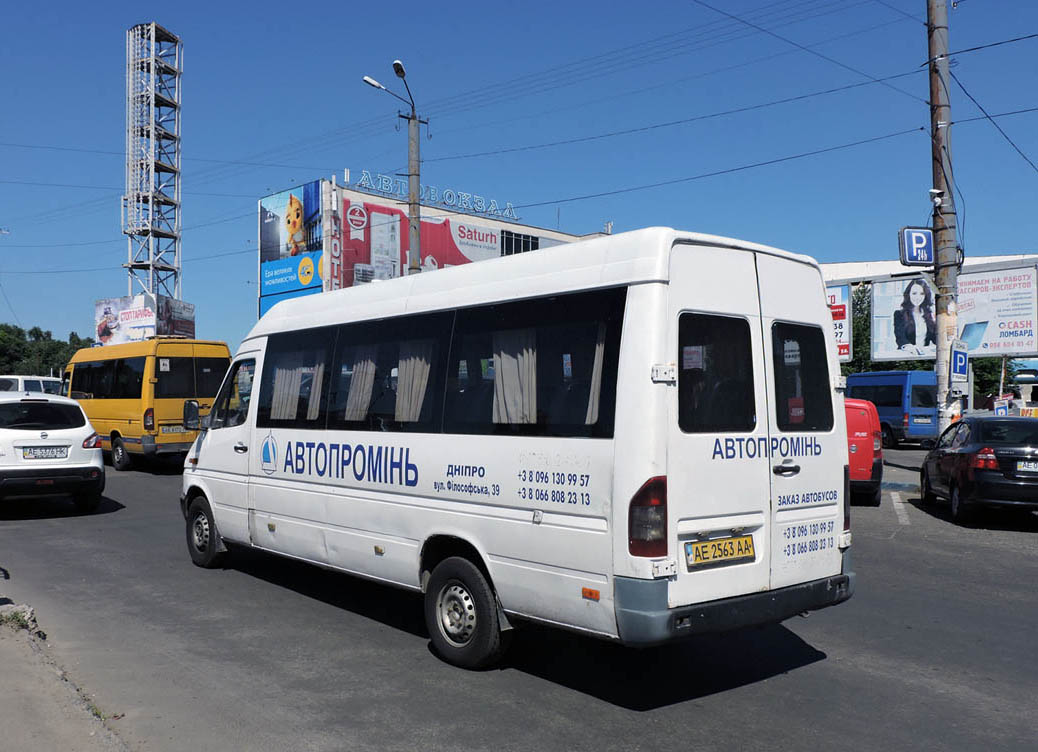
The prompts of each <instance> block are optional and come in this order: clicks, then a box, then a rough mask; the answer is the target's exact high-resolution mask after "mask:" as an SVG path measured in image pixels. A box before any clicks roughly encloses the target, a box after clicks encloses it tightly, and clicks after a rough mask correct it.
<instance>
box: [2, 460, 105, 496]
mask: <svg viewBox="0 0 1038 752" xmlns="http://www.w3.org/2000/svg"><path fill="white" fill-rule="evenodd" d="M104 488H105V471H104V468H103V467H96V466H94V465H87V466H80V467H69V468H64V467H39V468H37V467H34V468H29V469H21V468H19V469H10V470H8V469H3V470H0V496H28V495H33V496H35V495H42V494H55V493H101V492H102V491H104Z"/></svg>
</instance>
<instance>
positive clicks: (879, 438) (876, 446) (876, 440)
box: [872, 431, 883, 454]
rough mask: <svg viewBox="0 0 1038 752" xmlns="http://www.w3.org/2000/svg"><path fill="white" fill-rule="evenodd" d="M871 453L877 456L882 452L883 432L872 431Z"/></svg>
mask: <svg viewBox="0 0 1038 752" xmlns="http://www.w3.org/2000/svg"><path fill="white" fill-rule="evenodd" d="M872 451H873V452H876V453H877V454H879V453H882V451H883V432H882V431H873V432H872Z"/></svg>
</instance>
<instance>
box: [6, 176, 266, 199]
mask: <svg viewBox="0 0 1038 752" xmlns="http://www.w3.org/2000/svg"><path fill="white" fill-rule="evenodd" d="M0 183H6V184H8V185H38V186H45V187H47V188H79V189H83V190H94V191H114V190H116V189H115V188H113V187H112V186H110V185H78V184H74V183H43V182H39V181H35V180H0ZM119 195H122V194H121V193H120V194H119ZM184 195H185V196H219V197H222V198H256V196H255V195H254V194H250V193H206V192H202V191H184Z"/></svg>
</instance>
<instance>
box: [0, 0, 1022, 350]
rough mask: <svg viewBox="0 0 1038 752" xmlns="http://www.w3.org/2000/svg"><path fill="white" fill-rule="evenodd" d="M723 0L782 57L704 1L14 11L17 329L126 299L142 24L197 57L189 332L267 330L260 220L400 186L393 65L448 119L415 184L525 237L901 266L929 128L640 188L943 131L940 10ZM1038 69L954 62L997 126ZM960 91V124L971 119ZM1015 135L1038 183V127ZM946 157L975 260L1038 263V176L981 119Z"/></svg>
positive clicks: (9, 141)
mask: <svg viewBox="0 0 1038 752" xmlns="http://www.w3.org/2000/svg"><path fill="white" fill-rule="evenodd" d="M707 2H708V3H709V5H712V6H714V7H716V8H719V9H723V10H724V11H725V12H727V13H731V14H734V15H737V16H739V17H741V18H743V19H746V20H749V21H751V22H752V23H753V24H755V25H756V26H759V27H762V28H766V29H768V30H770V31H771V32H773V33H774V34H777V35H779V36H781V37H784V38H785V39H786V40H789V41H784V40H782V39H779V38H777V37H776V36H773V35H771V34H768V33H765V32H762V31H759V30H757V29H755V28H752V27H750V26H747V25H745V24H741V23H740V22H738V21H736V20H733V19H731V18H728V17H726V16H724V15H723V14H721V13H719V12H716V11H714V10H711V9H709V8H707V7H704V6H703V5H702V4H698V3H696V2H654V3H641V4H638V5H631V4H616V3H612V4H610V3H602V2H600V1H599V2H582V1H580V2H567V3H559V2H552V3H542V2H535V1H532V0H531V2H526V3H523V4H519V5H512V6H508V7H507V8H506V7H505V6H494V5H493V4H488V3H464V2H453V3H429V2H425V3H411V2H398V3H394V4H393V5H392V7H390V6H388V5H386V4H378V3H347V2H339V3H324V2H317V1H315V2H311V3H265V2H250V3H247V4H246V3H240V4H236V3H231V2H227V3H212V2H209V3H200V2H192V1H185V2H179V3H176V4H171V5H169V6H168V7H165V8H163V9H161V10H159V9H160V6H152V7H153V8H154V9H155V10H156V12H157V13H158V15H154V16H152V15H147V14H143V13H142V12H141V7H142V6H141V5H140V3H121V2H105V3H82V2H64V1H62V0H56V1H52V2H48V3H33V4H20V5H19V6H18V8H17V11H16V12H15V14H14V18H15V19H16V20H17V23H12V22H11V20H12V19H11V16H10V15H9V16H8V23H5V24H4V25H3V28H2V29H0V70H3V72H4V74H3V76H0V101H3V102H4V105H3V107H0V228H4V229H5V230H6V231H7V233H6V234H2V235H0V284H2V285H3V289H4V292H5V294H6V299H4V298H0V321H9V322H12V323H14V322H16V321H17V322H20V323H21V325H23V326H25V327H30V326H33V325H38V326H41V327H43V328H45V329H50V330H52V331H53V332H54V333H55V335H57V336H61V337H65V336H67V334H68V332H69V331H76V332H78V333H79V334H81V335H88V334H90V332H91V330H92V329H93V323H92V318H93V301H94V300H95V299H97V298H101V297H109V296H117V295H124V294H126V273H125V271H124V270H123V269H122V267H121V266H120V265H121V264H122V263H123V262H125V260H126V241H125V238H124V237H123V236H122V235H121V226H120V211H119V206H120V199H119V196H120V195H121V193H122V191H123V183H124V158H123V156H122V153H123V150H124V138H125V137H124V133H125V89H124V87H125V78H124V75H125V74H124V70H125V31H126V29H127V28H128V27H129V26H132V25H133V24H136V23H142V22H147V21H152V20H154V21H157V22H159V23H160V24H162V25H164V26H165V27H166V28H168V29H170V30H171V31H173V32H175V33H177V34H179V35H180V36H181V37H182V38H183V39H184V46H185V72H184V79H183V92H184V93H183V99H184V109H183V126H182V129H183V156H184V174H183V193H184V195H183V198H184V205H183V225H184V227H185V231H184V235H183V263H184V278H183V280H184V281H183V290H184V298H185V299H186V300H188V301H190V302H193V303H195V304H196V306H197V323H198V334H199V336H202V337H207V338H214V339H223V340H226V341H227V342H228V343H229V344H230V345H231V346H232V348H233V347H234V346H236V345H237V343H238V342H240V340H241V339H242V337H243V336H244V335H245V334H246V333H247V332H248V330H249V328H250V327H251V326H252V324H253V323H254V322H255V318H256V295H257V288H256V250H255V249H256V242H257V239H256V227H257V222H256V201H257V199H259V198H260V197H262V196H264V195H267V194H269V193H272V192H274V191H277V190H281V189H283V188H287V187H290V186H293V185H297V184H300V183H303V182H306V181H309V180H313V179H317V178H319V177H329V176H331V175H332V174H333V173H336V174H338V175H339V176H341V174H342V169H343V168H350V169H351V171H353V173H354V176H356V175H359V171H360V170H361V169H368V170H371V171H373V172H374V171H380V172H394V171H402V170H403V168H404V165H405V164H406V155H407V132H406V127H405V128H401V129H399V130H398V129H397V126H398V123H397V117H396V115H397V106H396V105H397V102H396V100H394V99H392V98H391V97H389V96H387V95H386V94H385V93H383V92H378V91H376V90H374V89H372V88H370V87H368V86H365V85H364V84H363V83H362V81H361V78H362V77H363V76H364V75H370V76H373V77H374V78H377V79H379V80H380V81H382V82H383V83H385V84H386V85H387V86H390V87H391V88H394V89H396V88H398V87H397V86H396V84H397V80H396V79H395V77H394V76H393V72H392V68H391V63H392V61H393V59H394V58H398V57H399V58H401V59H402V60H403V61H404V63H405V64H406V66H407V73H408V82H409V83H410V85H411V90H412V92H413V93H414V95H415V99H416V101H417V103H418V109H419V113H420V114H422V115H423V116H425V117H428V118H429V119H430V121H431V122H430V128H429V133H430V135H431V138H428V139H427V138H425V137H424V134H423V140H422V156H423V159H425V160H427V162H426V163H425V164H424V165H423V168H422V173H423V174H422V177H423V182H427V183H431V184H434V185H441V186H453V187H456V188H459V189H462V190H467V191H471V192H473V193H478V194H480V195H484V196H487V197H494V198H497V199H498V200H499V201H509V202H511V203H513V204H515V205H516V206H517V207H519V208H518V209H517V211H518V214H519V216H520V218H521V220H522V221H523V222H524V223H528V224H532V225H537V226H541V227H550V228H555V227H558V228H559V229H561V230H563V231H567V232H573V233H585V232H594V231H597V230H600V229H602V227H603V225H604V224H605V223H606V222H612V223H613V231H614V232H621V231H624V230H630V229H635V228H638V227H644V226H650V225H668V226H673V227H677V228H680V229H687V230H695V231H701V232H710V233H716V234H723V235H731V236H736V237H741V238H746V239H749V240H754V241H758V242H763V243H768V244H771V245H776V246H779V247H783V248H787V249H790V250H795V251H800V252H804V253H808V254H810V255H812V256H814V257H815V258H817V259H818V260H819V261H823V262H826V261H855V260H873V259H877V260H878V259H890V258H896V255H897V245H896V231H897V228H898V227H900V226H902V225H917V224H924V223H927V222H928V220H929V217H928V210H929V204H928V197H927V189H929V188H930V187H931V177H930V175H931V173H930V149H929V137H928V135H927V132H924V131H919V132H914V133H907V134H903V135H897V136H892V137H890V138H886V139H883V140H878V141H874V142H872V143H867V144H862V145H859V146H855V147H852V148H846V149H840V150H836V151H831V152H828V153H825V154H820V155H816V156H811V157H806V158H802V159H794V160H790V161H784V162H780V163H778V164H772V165H768V166H764V167H759V168H753V169H747V170H741V171H737V172H732V173H729V174H724V175H720V176H715V177H709V178H703V179H696V180H690V181H686V182H677V183H673V184H670V185H668V186H664V187H658V188H651V189H645V190H628V189H631V188H635V187H638V186H644V185H647V184H653V183H660V182H664V181H670V180H676V179H679V178H685V177H692V176H697V175H702V174H705V173H713V172H719V171H724V170H728V169H731V168H736V167H741V166H745V165H750V164H754V163H757V162H764V161H769V160H775V159H780V158H783V157H789V156H793V155H797V154H802V153H804V152H810V151H815V150H819V149H824V148H828V147H836V146H840V145H843V144H849V143H852V142H857V141H863V140H865V139H872V138H876V137H881V136H887V135H889V134H893V133H898V132H900V131H906V130H909V129H913V128H928V125H929V114H928V110H927V106H926V105H925V104H924V102H923V101H920V100H925V99H926V98H927V96H928V89H927V78H926V75H925V72H924V71H925V68H921V67H920V64H921V63H923V61H924V60H925V59H926V56H927V48H926V30H925V26H924V25H923V19H924V17H925V12H926V3H925V0H883V1H882V2H879V1H878V0H864V1H863V2H857V3H848V2H845V1H844V0H786V1H785V2H781V3H775V2H768V1H767V0H728V1H727V2H725V1H724V0H707ZM949 14H950V27H951V31H950V34H951V48H952V50H960V49H964V48H967V47H973V46H977V45H983V44H987V43H990V42H996V41H1000V40H1004V39H1009V38H1013V37H1017V36H1021V35H1026V34H1031V33H1035V32H1038V4H1035V3H1028V2H1020V1H1019V0H1002V1H1000V0H962V2H960V4H959V6H958V7H957V8H955V9H950V11H949ZM791 42H795V43H796V44H795V45H794V44H791ZM796 45H800V46H805V47H809V48H810V49H812V50H814V51H816V52H818V53H820V54H821V55H824V56H825V57H827V58H830V60H825V59H822V58H821V57H819V56H817V55H814V54H811V53H809V52H806V51H804V50H802V49H800V47H798V46H796ZM1036 53H1038V39H1032V40H1027V41H1022V42H1018V43H1014V44H1008V45H1004V46H1000V47H994V48H991V49H986V50H982V51H978V52H972V53H964V54H962V55H959V56H958V57H957V58H956V61H957V64H956V65H955V67H954V68H953V70H954V72H955V74H956V75H957V76H958V77H959V79H960V80H961V82H962V83H963V84H964V85H965V87H966V88H967V89H968V90H969V91H970V93H971V94H972V95H973V96H974V97H975V98H976V99H977V100H978V101H979V102H980V103H981V104H982V105H983V106H984V108H985V109H986V110H987V111H988V112H989V113H992V114H995V113H1002V112H1008V111H1013V110H1019V109H1026V108H1032V107H1038V91H1036V89H1035V81H1034V71H1035V64H1034V60H1035V56H1036ZM834 61H835V62H834ZM840 64H842V65H840ZM844 66H848V67H850V68H854V69H857V71H860V72H861V73H856V72H853V71H851V70H849V69H848V67H844ZM913 71H916V72H914V73H910V72H913ZM902 73H910V75H906V76H904V77H902V78H898V79H895V80H891V81H887V82H886V83H887V84H888V85H889V86H894V87H897V88H898V89H901V90H902V91H900V92H899V91H894V90H892V89H891V88H888V86H886V85H883V84H877V83H872V82H870V79H869V77H873V78H884V77H887V76H895V75H898V74H902ZM862 74H865V75H862ZM863 82H868V83H867V85H863V86H859V87H856V88H851V89H846V90H843V91H838V92H833V93H829V94H824V95H819V96H812V97H808V98H803V99H799V100H798V101H794V102H789V103H785V104H778V105H774V106H767V107H759V108H756V109H751V110H748V111H744V112H741V113H735V114H728V115H722V116H716V117H710V118H704V119H698V120H691V119H693V118H699V117H700V116H703V115H714V114H716V113H720V112H724V111H727V110H733V109H741V108H746V107H751V106H756V105H762V104H765V103H768V102H774V101H775V100H781V99H787V98H792V97H800V96H801V95H806V94H813V93H815V92H820V91H825V90H829V89H834V88H840V87H846V86H850V85H852V84H859V83H863ZM400 88H401V89H402V87H400ZM401 93H402V92H401ZM952 95H953V100H952V104H953V118H954V119H955V120H963V119H967V118H973V117H976V116H977V115H979V114H980V113H979V111H978V110H977V109H976V107H975V106H974V105H973V104H972V103H971V102H970V101H969V100H968V99H967V98H966V97H965V96H964V95H963V94H962V91H961V90H959V89H957V88H956V89H955V90H953V92H952ZM689 120H691V122H683V123H679V124H674V125H662V124H664V123H673V122H674V121H689ZM999 124H1000V125H1001V126H1002V128H1003V129H1004V130H1005V131H1006V133H1007V134H1008V135H1009V136H1010V138H1012V139H1013V141H1014V142H1015V143H1016V145H1017V146H1018V147H1019V148H1020V149H1021V150H1022V151H1023V152H1024V154H1026V155H1027V156H1028V157H1030V159H1031V160H1032V161H1034V162H1036V163H1038V127H1036V124H1038V112H1033V113H1026V114H1019V115H1015V116H1010V117H1004V118H1001V119H999ZM648 126H659V127H653V128H651V129H648V130H640V131H639V132H637V133H632V134H628V135H619V136H608V137H603V138H597V139H594V140H589V141H584V142H580V143H570V144H567V145H560V146H552V147H546V148H530V149H524V150H522V151H512V152H506V153H502V154H496V155H491V156H483V157H478V158H454V157H458V156H459V155H466V154H472V153H475V152H487V151H499V150H505V149H516V148H517V147H527V146H531V147H532V146H539V145H541V144H545V143H549V142H556V141H567V140H572V139H579V138H582V137H586V136H597V135H603V134H609V133H613V132H616V131H622V130H629V129H644V128H646V127H648ZM16 145H17V146H16ZM26 147H36V148H26ZM55 147H61V149H65V150H59V149H57V148H55ZM952 147H953V155H954V159H955V163H954V165H955V176H956V179H957V180H958V186H959V188H960V189H961V191H962V194H963V196H964V197H965V210H966V216H965V228H964V229H965V248H966V253H967V254H971V255H972V254H976V255H988V254H995V253H1011V252H1027V251H1038V242H1036V241H1035V236H1036V230H1038V219H1036V217H1038V212H1036V211H1035V198H1036V197H1038V171H1036V170H1035V169H1033V168H1032V167H1031V166H1030V165H1029V164H1028V163H1027V162H1026V161H1025V160H1024V159H1023V158H1022V157H1021V156H1020V155H1019V154H1017V153H1016V152H1015V151H1014V150H1013V148H1012V147H1011V146H1010V145H1009V144H1008V143H1006V141H1005V140H1004V139H1003V138H1002V136H1000V135H999V134H998V132H997V131H996V129H995V128H994V127H992V125H991V123H990V122H986V121H983V120H981V121H976V122H969V123H961V124H959V125H957V126H955V127H954V128H953V141H952ZM68 149H72V150H75V151H69V150H68ZM98 152H109V153H98ZM446 157H452V158H450V159H444V158H446ZM206 160H228V161H239V162H254V163H255V162H261V163H264V164H265V165H270V164H276V165H284V166H279V167H270V166H256V165H248V164H225V163H221V162H214V161H206ZM340 179H341V178H340ZM26 183H37V184H41V183H42V184H47V185H28V184H26ZM609 191H617V192H616V193H614V194H613V195H609V196H602V197H598V198H593V199H587V200H577V201H568V200H566V199H571V198H574V197H580V196H585V195H587V194H593V193H600V192H609ZM545 202H547V203H545ZM528 204H542V205H539V206H528V207H526V208H523V207H524V205H528ZM962 208H963V204H962V203H961V202H960V203H959V210H960V212H961V211H962ZM219 254H229V255H221V256H220V257H218V258H208V257H212V256H216V255H219ZM79 269H99V270H98V271H87V272H77V271H72V270H79ZM26 272H33V273H26ZM40 272H44V273H40Z"/></svg>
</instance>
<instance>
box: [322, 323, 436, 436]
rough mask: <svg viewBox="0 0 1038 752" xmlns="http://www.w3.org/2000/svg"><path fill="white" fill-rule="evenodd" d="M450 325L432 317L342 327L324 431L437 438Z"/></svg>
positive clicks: (332, 371) (333, 363)
mask: <svg viewBox="0 0 1038 752" xmlns="http://www.w3.org/2000/svg"><path fill="white" fill-rule="evenodd" d="M453 319H454V314H453V313H436V314H423V315H419V316H406V317H402V318H398V319H388V320H385V321H380V322H377V323H361V324H346V325H343V326H341V327H340V328H339V334H338V346H337V347H336V353H335V360H334V361H333V362H332V365H331V369H330V371H331V376H330V379H331V393H330V395H329V407H328V426H329V428H340V429H352V430H362V431H422V432H428V433H437V432H439V430H440V423H441V412H440V411H441V408H442V405H443V379H444V371H445V368H446V360H445V358H446V353H447V348H448V346H449V343H450V329H451V324H452V323H453Z"/></svg>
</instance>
